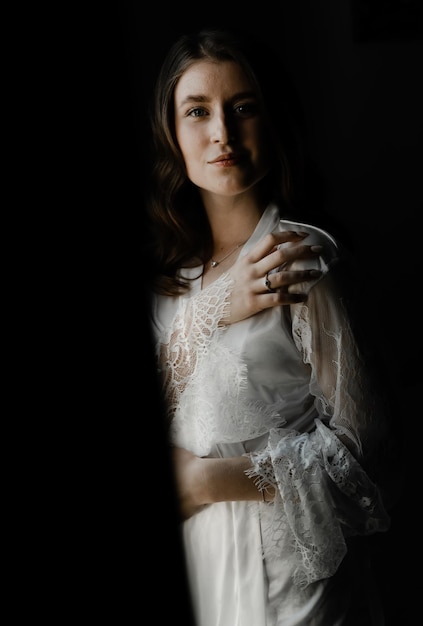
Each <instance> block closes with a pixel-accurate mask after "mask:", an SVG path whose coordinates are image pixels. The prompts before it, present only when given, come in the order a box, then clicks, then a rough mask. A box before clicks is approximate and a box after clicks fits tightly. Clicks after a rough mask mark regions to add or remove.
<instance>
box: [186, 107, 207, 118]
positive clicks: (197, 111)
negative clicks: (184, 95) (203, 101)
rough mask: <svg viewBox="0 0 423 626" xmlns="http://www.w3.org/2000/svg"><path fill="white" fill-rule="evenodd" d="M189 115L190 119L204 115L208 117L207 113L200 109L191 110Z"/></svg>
mask: <svg viewBox="0 0 423 626" xmlns="http://www.w3.org/2000/svg"><path fill="white" fill-rule="evenodd" d="M187 115H188V117H202V116H203V115H206V112H205V110H204V109H201V108H200V107H195V109H190V110H189V111H188V113H187Z"/></svg>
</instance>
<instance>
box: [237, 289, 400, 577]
mask: <svg viewBox="0 0 423 626" xmlns="http://www.w3.org/2000/svg"><path fill="white" fill-rule="evenodd" d="M316 291H317V290H316ZM325 296H326V297H325ZM316 297H318V298H320V299H321V300H320V301H319V305H318V306H315V304H316V302H315V298H316ZM324 302H325V303H326V304H324ZM332 302H333V300H332V299H331V298H330V297H328V294H327V293H325V286H323V287H322V285H321V288H320V289H319V295H317V293H315V294H313V295H311V296H310V297H309V301H308V304H307V305H304V304H303V305H295V306H294V307H292V308H293V311H292V313H293V335H294V340H295V342H296V345H297V347H298V349H299V350H300V351H301V353H302V354H303V359H304V361H305V362H307V363H309V364H310V365H311V367H312V377H311V383H310V390H311V391H312V393H313V394H314V395H315V396H316V400H317V402H318V403H319V404H320V407H321V415H322V420H323V419H325V420H326V421H327V423H323V421H322V420H320V419H317V420H316V429H315V430H314V431H313V432H312V433H303V434H301V433H298V432H293V431H288V430H284V429H273V430H272V431H271V432H270V436H269V440H268V445H267V447H266V449H265V450H263V451H261V452H255V453H252V454H249V455H248V456H249V457H250V459H251V461H252V463H253V467H252V469H251V470H249V471H248V472H247V475H248V476H250V477H251V478H252V479H253V480H255V481H256V483H257V485H258V488H259V489H261V488H264V485H265V484H266V483H267V484H269V483H270V484H272V485H275V486H277V489H278V492H277V497H276V498H275V501H274V503H273V505H271V506H267V507H264V509H265V510H264V511H263V514H262V528H263V556H264V558H267V559H273V558H294V559H295V564H296V568H295V575H294V580H295V582H296V584H298V585H300V586H302V587H304V586H307V585H308V584H309V583H311V582H313V581H316V580H319V579H321V578H326V577H328V576H331V575H332V574H333V573H334V572H335V571H336V569H337V568H338V566H339V564H340V563H341V561H342V559H343V557H344V555H345V553H346V550H347V548H346V542H345V539H346V537H348V536H351V535H355V534H371V533H373V532H376V531H380V530H386V529H387V528H388V527H389V517H388V515H387V513H386V511H385V509H384V506H383V503H382V501H381V498H380V493H379V491H378V489H377V487H376V486H375V485H374V484H373V483H372V481H371V480H370V479H369V477H368V475H367V473H366V472H365V470H364V469H363V467H362V466H361V465H360V463H359V461H358V460H357V459H360V458H362V455H363V453H364V451H363V447H364V446H363V445H362V441H366V446H367V440H368V439H369V444H368V445H369V447H370V448H371V441H372V432H374V431H375V428H373V424H374V423H376V412H375V410H374V408H373V402H372V397H371V390H370V389H366V384H365V381H364V380H363V377H362V376H361V374H360V372H361V366H360V356H359V353H358V350H357V347H356V345H355V344H354V341H353V338H352V333H351V329H350V327H349V325H348V323H347V320H346V317H344V315H343V307H342V305H340V306H337V307H333V306H332V304H329V303H332ZM316 311H319V316H317V314H316V313H315V312H316ZM322 312H323V314H322ZM315 329H320V332H316V330H315ZM335 329H336V330H335ZM322 330H323V332H322ZM322 354H324V355H325V358H324V359H320V356H321V355H322ZM328 357H329V358H328ZM330 362H331V363H332V364H333V365H334V367H333V368H329V367H328V368H326V369H325V363H330ZM377 423H378V424H383V421H380V422H377ZM287 536H288V537H290V541H289V543H288V547H287V542H286V537H287Z"/></svg>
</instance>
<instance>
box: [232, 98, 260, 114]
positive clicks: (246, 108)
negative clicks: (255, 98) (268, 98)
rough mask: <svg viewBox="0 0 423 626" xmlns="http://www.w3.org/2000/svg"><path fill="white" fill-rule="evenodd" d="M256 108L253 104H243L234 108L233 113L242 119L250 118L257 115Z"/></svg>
mask: <svg viewBox="0 0 423 626" xmlns="http://www.w3.org/2000/svg"><path fill="white" fill-rule="evenodd" d="M257 110H258V107H257V105H256V104H255V103H254V102H244V103H243V104H239V105H238V106H236V107H235V109H234V111H235V113H236V114H237V115H240V116H242V117H251V116H253V115H256V114H257Z"/></svg>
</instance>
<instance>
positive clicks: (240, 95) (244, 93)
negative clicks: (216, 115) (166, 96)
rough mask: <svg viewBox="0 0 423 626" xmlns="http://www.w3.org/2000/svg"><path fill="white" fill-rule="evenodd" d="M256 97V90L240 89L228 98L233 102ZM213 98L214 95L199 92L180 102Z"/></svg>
mask: <svg viewBox="0 0 423 626" xmlns="http://www.w3.org/2000/svg"><path fill="white" fill-rule="evenodd" d="M255 97H256V94H255V93H254V91H240V92H237V93H235V94H233V95H232V96H231V97H230V98H228V102H233V101H234V100H242V99H243V98H255ZM211 99H212V97H208V96H205V95H203V94H198V95H196V94H189V95H187V96H185V97H184V98H183V99H182V100H181V102H180V103H179V106H182V105H184V104H188V103H190V102H208V101H209V100H211Z"/></svg>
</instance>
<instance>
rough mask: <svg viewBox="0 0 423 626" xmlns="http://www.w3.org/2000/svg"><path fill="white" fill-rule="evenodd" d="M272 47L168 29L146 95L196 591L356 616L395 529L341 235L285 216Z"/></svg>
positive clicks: (208, 612) (163, 361)
mask: <svg viewBox="0 0 423 626" xmlns="http://www.w3.org/2000/svg"><path fill="white" fill-rule="evenodd" d="M274 56H275V55H273V57H272V55H271V54H269V51H268V50H267V49H265V48H264V47H263V46H262V44H261V43H260V44H259V45H256V44H255V43H254V41H253V40H252V38H251V37H250V36H246V37H245V38H243V37H242V36H241V35H240V34H239V33H229V32H224V31H219V30H205V31H202V32H199V33H197V34H194V35H186V36H185V35H184V36H181V37H180V38H179V39H178V40H177V41H176V42H175V44H174V45H173V46H172V48H171V50H170V51H169V53H168V55H167V57H166V58H165V60H164V63H163V65H162V69H161V71H160V73H159V76H158V80H157V85H156V89H155V93H154V101H153V106H152V110H151V115H152V119H151V128H152V135H153V144H152V145H153V149H154V153H153V155H152V162H153V163H154V168H153V173H152V177H151V188H150V192H151V193H150V194H149V197H148V208H149V216H150V221H151V232H150V243H151V255H152V259H154V263H155V268H156V270H157V271H156V277H155V284H154V294H153V297H152V301H151V305H152V306H151V314H152V328H153V333H154V340H155V345H156V349H157V361H158V370H159V376H160V380H161V381H162V383H163V394H164V399H165V406H166V409H167V414H168V418H169V440H170V442H171V444H172V460H173V462H174V470H175V480H176V486H177V495H178V502H179V505H180V511H181V524H182V536H183V546H184V551H185V557H186V564H187V570H188V577H189V588H190V594H191V597H192V602H193V608H194V612H195V618H196V623H197V625H198V626H288V625H289V626H294V625H296V626H299V625H301V626H305V625H308V626H311V625H313V626H341V625H344V626H345V625H347V624H348V625H351V624H354V625H355V626H358V624H359V625H360V626H365V625H366V624H371V623H373V622H372V621H371V616H372V610H371V607H368V606H367V601H368V600H369V599H371V598H369V597H368V596H366V595H365V594H364V590H365V585H362V586H361V587H360V585H359V584H358V582H359V581H362V573H361V572H360V570H359V569H357V568H359V567H360V563H359V561H358V560H357V559H356V557H355V552H356V550H355V543H356V541H357V539H356V537H359V536H365V535H370V534H372V533H375V532H378V531H385V530H386V529H387V528H388V526H389V517H388V514H387V513H386V509H385V507H384V504H383V502H382V498H381V494H380V490H379V488H378V483H377V479H376V477H377V476H378V473H377V467H378V466H377V460H378V459H379V458H380V453H379V450H380V447H381V446H382V445H383V442H384V441H385V439H386V438H387V432H388V428H387V420H386V418H385V415H384V413H383V410H382V408H381V405H380V404H379V400H378V395H377V394H376V393H375V390H374V388H373V387H372V383H371V377H370V375H369V372H368V371H366V368H365V364H364V361H363V359H362V357H361V354H360V350H359V347H358V344H357V342H356V340H355V338H354V334H353V324H352V323H351V320H350V319H349V317H348V312H347V309H346V306H345V305H344V300H343V298H342V293H341V291H340V290H339V283H338V277H337V274H338V269H337V268H338V265H339V264H338V261H339V259H340V256H341V248H340V246H339V245H338V243H337V241H336V240H335V239H334V238H333V237H332V236H331V235H330V234H329V233H328V232H326V231H324V230H322V229H320V228H318V227H317V226H316V225H311V224H309V223H302V222H301V221H298V222H297V221H295V220H294V219H293V212H294V211H295V195H294V196H293V195H292V193H291V191H292V168H291V167H290V156H292V155H293V152H294V151H293V148H294V147H295V141H294V140H293V138H292V136H291V134H290V130H291V127H290V124H291V121H290V118H289V110H288V109H287V108H286V106H285V105H286V101H287V99H288V95H289V94H288V93H286V94H285V93H284V87H286V83H285V82H284V75H283V73H280V71H279V70H278V69H275V62H276V60H277V59H276V58H274ZM292 198H294V201H293V199H292ZM373 614H374V612H373Z"/></svg>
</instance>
